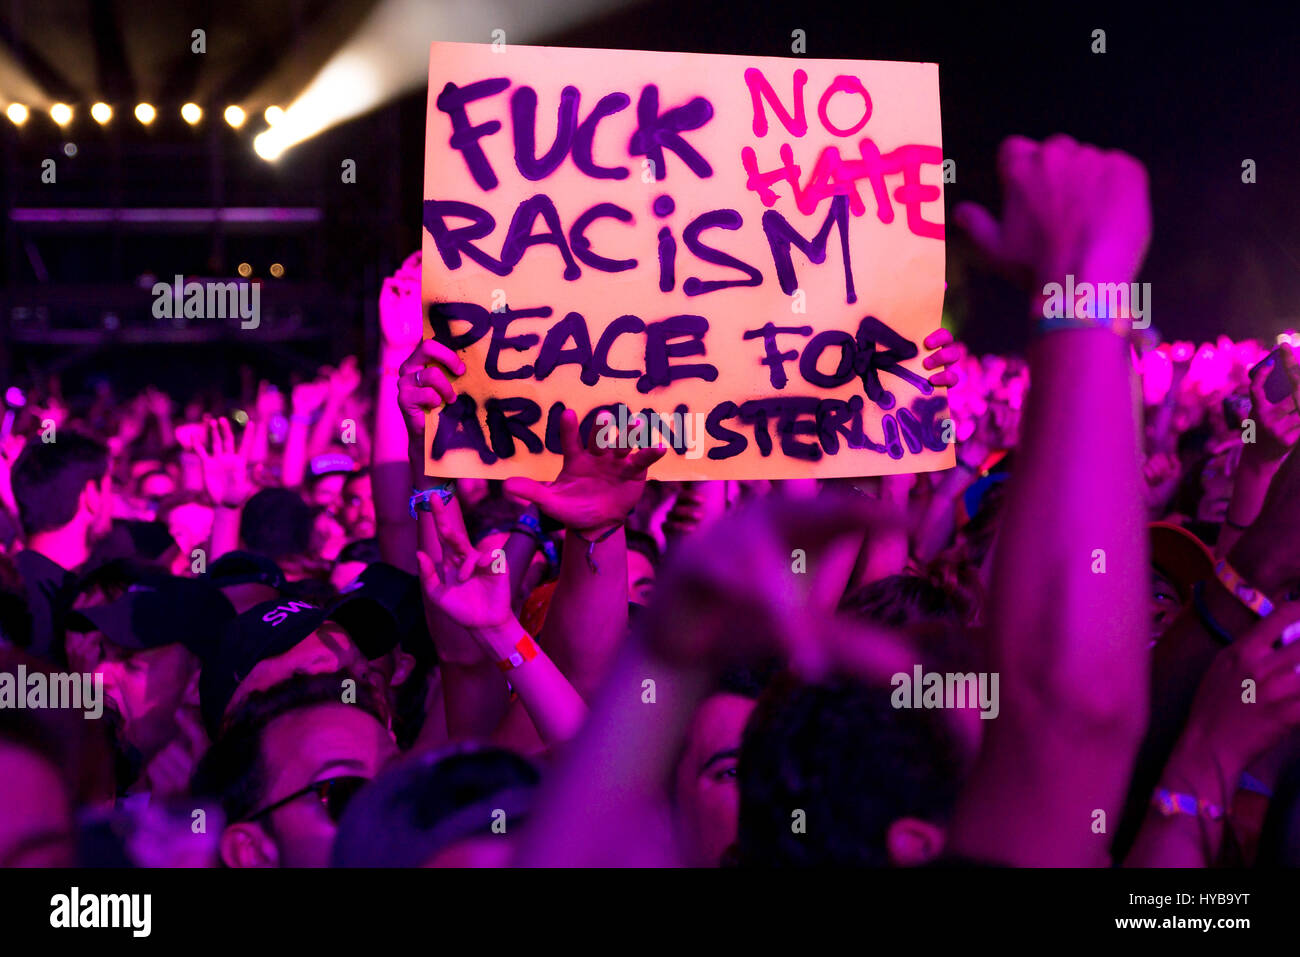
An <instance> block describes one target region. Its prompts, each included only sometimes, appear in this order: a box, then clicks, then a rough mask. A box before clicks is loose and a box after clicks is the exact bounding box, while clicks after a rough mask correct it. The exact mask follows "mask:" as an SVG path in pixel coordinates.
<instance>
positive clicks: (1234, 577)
mask: <svg viewBox="0 0 1300 957" xmlns="http://www.w3.org/2000/svg"><path fill="white" fill-rule="evenodd" d="M1214 574H1215V575H1217V576H1218V578H1219V581H1221V582H1223V587H1224V588H1226V589H1228V591H1230V592H1232V593H1233V594H1234V595H1236V596H1237V600H1238V601H1240V602H1241V603H1242V604H1243V605H1245V606H1246V607H1247V608H1249V609H1250V610H1251V611H1253V612H1254V613H1255V614H1257V615H1259V617H1260V618H1267V617H1268V616H1269V615H1271V614H1273V603H1272V602H1271V601H1269V598H1268V596H1267V595H1265V594H1264V593H1263V592H1262V591H1260V590H1259V589H1258V588H1252V587H1251V586H1250V585H1249V584H1248V583H1247V582H1246V580H1245V579H1244V578H1242V577H1241V574H1240V573H1239V572H1238V571H1237V570H1236V569H1235V568H1233V567H1232V566H1231V565H1229V564H1228V563H1227V561H1224V560H1220V561H1219V562H1218V563H1217V564H1216V565H1215V566H1214Z"/></svg>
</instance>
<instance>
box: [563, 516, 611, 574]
mask: <svg viewBox="0 0 1300 957" xmlns="http://www.w3.org/2000/svg"><path fill="white" fill-rule="evenodd" d="M622 527H623V524H622V523H621V522H620V523H619V524H617V525H615V526H614V527H613V528H611V529H610V530H609V531H608V532H605V534H603V535H601V536H600V537H599V538H586V537H585V536H583V535H582V534H580V533H579V532H578V531H577V530H576V529H574V530H573V537H574V538H576V539H578V540H579V541H583V542H586V543H587V567H588V568H590V569H591V573H592V574H593V575H594V574H596V573H597V572H598V571H600V569H599V568H598V567H597V566H596V559H595V557H594V553H595V551H596V546H597V545H599V544H600V543H601V542H603V541H604V540H605V539H607V538H609V536H611V535H613V534H614V533H615V532H617V531H618V530H619V529H620V528H622Z"/></svg>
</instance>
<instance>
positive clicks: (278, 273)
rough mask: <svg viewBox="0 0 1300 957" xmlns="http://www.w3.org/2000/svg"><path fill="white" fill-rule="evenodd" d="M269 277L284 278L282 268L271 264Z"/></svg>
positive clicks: (277, 264) (276, 264)
mask: <svg viewBox="0 0 1300 957" xmlns="http://www.w3.org/2000/svg"><path fill="white" fill-rule="evenodd" d="M271 275H272V276H274V277H275V278H276V279H279V278H281V277H282V276H284V267H283V266H281V265H280V264H279V263H271Z"/></svg>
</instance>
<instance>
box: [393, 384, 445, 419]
mask: <svg viewBox="0 0 1300 957" xmlns="http://www.w3.org/2000/svg"><path fill="white" fill-rule="evenodd" d="M397 403H398V405H400V406H402V408H404V409H413V408H418V409H419V410H420V411H421V412H432V411H433V410H434V409H440V408H442V405H443V400H442V396H440V395H439V394H438V393H437V392H436V391H435V390H434V389H421V388H420V387H419V386H417V385H416V384H415V382H414V381H413V380H412V381H410V382H407V383H404V384H399V385H398V388H397Z"/></svg>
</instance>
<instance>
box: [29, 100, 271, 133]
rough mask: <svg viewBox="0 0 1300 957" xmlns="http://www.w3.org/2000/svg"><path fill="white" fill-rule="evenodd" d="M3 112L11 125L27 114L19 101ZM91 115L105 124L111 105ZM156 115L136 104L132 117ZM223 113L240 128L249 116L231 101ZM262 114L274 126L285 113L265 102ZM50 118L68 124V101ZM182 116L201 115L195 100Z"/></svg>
mask: <svg viewBox="0 0 1300 957" xmlns="http://www.w3.org/2000/svg"><path fill="white" fill-rule="evenodd" d="M5 115H6V116H7V117H9V122H11V123H13V124H14V126H22V125H23V124H24V123H26V122H27V119H28V117H29V116H30V111H29V110H28V109H27V107H26V106H24V105H23V104H22V103H10V104H9V106H8V108H7V109H6V110H5ZM90 116H91V119H93V120H94V121H95V122H96V123H98V124H99V125H100V126H106V125H107V124H108V123H109V121H111V120H112V119H113V108H112V107H111V106H109V105H108V104H107V103H103V102H100V103H95V104H94V105H92V106H91V108H90ZM157 116H158V111H157V110H156V109H155V108H154V106H153V104H152V103H137V104H136V107H135V118H136V119H137V120H139V121H140V122H141V123H142V124H143V125H145V126H148V125H149V124H150V123H152V122H153V121H154V120H155V119H156V118H157ZM223 116H224V117H225V120H226V122H227V123H228V124H229V125H230V126H231V127H232V128H234V129H239V128H240V127H241V126H243V125H244V122H245V121H246V120H247V119H248V115H247V114H246V113H245V112H244V110H243V108H242V107H238V106H234V105H233V104H232V105H231V106H228V107H226V111H225V113H224V114H223ZM263 116H264V117H265V118H266V122H267V124H268V125H270V126H274V125H275V124H276V123H278V122H280V119H281V118H282V117H283V116H284V110H282V109H280V107H278V106H268V107H267V108H266V112H265V113H264V114H263ZM50 119H52V120H53V121H54V122H55V123H57V124H58V125H59V126H67V125H68V124H69V123H71V122H72V107H71V106H69V105H68V104H67V103H55V104H54V105H53V106H51V107H50ZM181 119H183V120H184V121H185V122H186V123H188V124H190V126H194V125H196V124H197V123H198V122H199V121H201V120H202V119H203V107H201V106H199V105H198V104H197V103H186V104H185V105H184V106H182V107H181Z"/></svg>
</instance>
